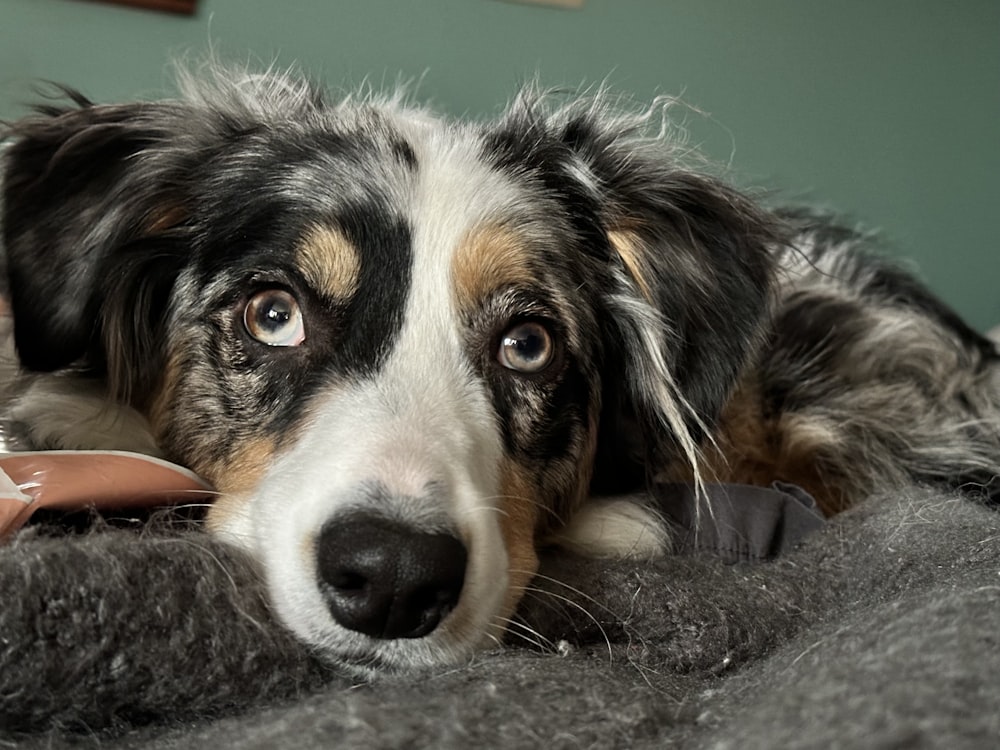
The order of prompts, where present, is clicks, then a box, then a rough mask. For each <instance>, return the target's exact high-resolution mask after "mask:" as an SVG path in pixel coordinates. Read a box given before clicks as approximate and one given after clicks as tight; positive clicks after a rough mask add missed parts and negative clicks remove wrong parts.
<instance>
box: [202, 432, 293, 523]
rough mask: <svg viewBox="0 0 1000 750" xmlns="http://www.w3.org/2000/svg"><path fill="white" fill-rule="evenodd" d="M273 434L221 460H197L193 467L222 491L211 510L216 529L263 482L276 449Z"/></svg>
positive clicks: (211, 521)
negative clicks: (198, 461)
mask: <svg viewBox="0 0 1000 750" xmlns="http://www.w3.org/2000/svg"><path fill="white" fill-rule="evenodd" d="M275 449H276V447H275V443H274V440H273V439H271V438H258V439H256V440H253V441H251V442H249V443H247V444H246V445H244V446H242V447H241V448H240V450H238V451H236V452H235V453H234V454H233V455H231V456H229V457H228V458H226V459H224V460H222V461H210V462H203V463H199V464H195V465H194V466H192V469H194V471H195V472H196V473H197V474H198V475H199V476H201V477H203V478H205V479H207V480H208V481H209V482H211V483H212V485H213V486H214V487H215V488H216V489H217V490H218V491H219V493H220V494H219V497H218V499H217V500H216V501H215V502H214V503H213V504H212V507H211V508H209V510H208V518H207V522H208V526H209V528H211V529H217V528H220V527H221V526H223V525H224V523H225V521H226V520H227V519H228V518H230V517H232V516H233V515H236V514H237V513H239V512H240V511H241V510H242V507H243V506H244V505H245V504H246V502H247V500H248V499H249V498H250V496H251V494H252V492H253V490H254V489H255V488H256V487H257V485H258V484H259V483H260V480H261V479H262V477H263V476H264V472H265V471H267V467H268V466H270V464H271V461H272V460H273V457H274V453H275Z"/></svg>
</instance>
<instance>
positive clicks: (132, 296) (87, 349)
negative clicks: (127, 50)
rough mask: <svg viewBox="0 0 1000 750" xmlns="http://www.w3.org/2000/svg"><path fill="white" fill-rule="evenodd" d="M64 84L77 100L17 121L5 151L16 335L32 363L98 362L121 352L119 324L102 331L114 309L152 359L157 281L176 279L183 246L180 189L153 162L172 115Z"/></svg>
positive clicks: (161, 294) (44, 367)
mask: <svg viewBox="0 0 1000 750" xmlns="http://www.w3.org/2000/svg"><path fill="white" fill-rule="evenodd" d="M67 93H68V94H69V95H70V96H71V98H72V99H73V100H74V102H75V104H76V106H71V107H46V108H42V109H40V110H39V113H38V115H36V116H34V117H30V118H26V119H24V120H21V121H19V122H17V123H15V124H14V125H13V126H12V127H11V128H10V130H9V131H8V133H7V136H8V137H9V138H10V140H11V145H10V146H9V147H7V148H6V149H5V150H4V152H3V160H2V179H3V220H2V225H3V245H4V252H5V254H6V258H5V262H6V271H7V276H8V288H9V292H10V297H11V305H12V308H13V312H14V319H15V343H16V345H17V349H18V353H19V356H20V358H21V361H22V364H23V365H24V366H25V367H27V368H29V369H34V370H41V371H51V370H56V369H59V368H63V367H66V366H69V365H71V364H79V365H82V366H85V367H90V368H94V369H98V370H100V369H103V368H104V367H105V366H106V365H107V363H108V361H112V360H113V358H110V357H108V356H107V349H108V347H116V348H118V347H123V346H126V344H125V342H124V341H123V340H122V335H121V334H120V333H116V340H115V341H105V340H102V328H103V326H102V319H103V318H106V317H109V316H113V317H115V318H117V319H118V321H119V322H120V324H121V325H118V326H115V327H114V328H115V330H116V331H121V330H123V328H122V326H123V327H124V332H125V333H124V337H125V338H130V339H132V340H133V341H132V342H131V343H132V344H134V346H132V347H131V349H132V353H131V356H130V359H133V360H136V361H146V360H148V358H147V357H145V356H144V354H145V353H147V352H143V351H141V350H144V349H147V348H148V347H149V343H148V342H149V340H150V335H149V334H150V332H149V330H148V328H149V326H150V325H152V323H151V320H152V319H153V318H156V317H157V316H158V314H159V310H158V307H162V305H163V304H164V302H165V293H166V290H165V289H163V288H162V287H159V286H150V284H154V283H155V284H158V285H159V284H166V285H169V283H170V282H171V274H170V273H169V268H163V267H164V266H166V267H169V266H171V265H172V264H171V257H172V256H173V255H175V254H176V253H177V252H179V249H178V246H177V243H176V242H172V241H171V237H170V231H171V229H172V228H173V227H174V225H176V224H177V223H178V221H179V220H180V218H181V213H180V209H179V204H178V199H177V196H176V195H174V194H172V193H171V190H170V189H169V187H168V181H167V180H165V179H164V176H163V175H161V174H158V173H157V171H156V170H155V169H151V168H149V167H148V164H147V162H149V161H150V154H152V153H154V152H155V151H156V150H157V149H159V148H162V147H164V144H165V142H166V140H167V131H166V130H165V128H166V127H168V123H169V122H170V121H171V120H172V119H173V116H172V115H173V113H172V111H171V110H170V109H169V108H168V105H164V104H130V105H122V106H94V105H92V104H91V103H90V102H88V101H87V100H85V99H84V98H83V97H81V96H79V95H77V94H74V93H72V92H67ZM150 265H154V266H157V269H156V270H153V269H150V268H148V266H150ZM157 271H159V272H157ZM163 271H167V272H166V273H164V272H163ZM109 328H110V327H109ZM140 329H141V330H140ZM147 366H148V365H147ZM123 385H124V384H123ZM129 387H130V386H129Z"/></svg>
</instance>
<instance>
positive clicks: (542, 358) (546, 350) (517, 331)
mask: <svg viewBox="0 0 1000 750" xmlns="http://www.w3.org/2000/svg"><path fill="white" fill-rule="evenodd" d="M555 349H556V348H555V344H554V342H553V341H552V335H551V334H550V333H549V332H548V329H546V328H545V326H543V325H542V324H541V323H536V322H534V321H528V322H524V323H518V324H517V325H515V326H512V327H511V328H508V329H507V330H506V331H505V332H504V334H503V336H501V337H500V349H499V351H498V352H497V359H498V360H499V362H500V364H502V365H503V366H504V367H506V368H507V369H509V370H514V371H516V372H523V373H527V374H531V373H535V372H541V371H542V370H544V369H545V368H546V367H548V366H549V364H550V363H551V362H552V360H553V358H554V356H555Z"/></svg>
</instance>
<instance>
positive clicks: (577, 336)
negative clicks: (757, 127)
mask: <svg viewBox="0 0 1000 750" xmlns="http://www.w3.org/2000/svg"><path fill="white" fill-rule="evenodd" d="M183 89H184V94H183V95H182V97H181V98H179V99H176V100H165V101H158V102H147V103H133V104H121V105H94V104H92V103H90V102H89V101H87V100H85V99H84V98H83V97H81V96H79V95H77V94H74V93H72V92H68V93H69V96H70V98H71V99H73V100H74V101H73V103H71V104H68V105H66V106H62V105H50V106H45V107H42V108H40V110H39V112H38V114H37V115H35V116H33V117H28V118H26V119H24V120H22V121H20V122H17V123H14V124H13V125H12V126H11V128H10V130H9V133H8V135H9V137H10V145H9V146H8V147H7V148H6V149H5V151H4V154H3V189H4V194H3V203H4V213H3V242H4V253H5V260H6V271H7V277H8V287H9V288H8V291H9V294H10V296H11V305H12V308H13V314H14V342H15V343H16V346H17V352H18V356H19V358H20V362H21V364H22V365H23V367H24V369H25V370H26V371H33V372H34V374H28V375H27V376H26V380H25V381H23V382H21V383H18V384H15V386H14V387H13V390H12V396H11V401H10V406H9V413H10V416H11V418H12V419H13V420H14V421H15V422H16V423H17V424H18V428H19V429H20V430H21V431H22V434H23V435H24V437H25V440H26V442H28V443H29V444H32V445H34V446H35V447H63V448H126V449H127V448H132V449H136V450H142V451H146V452H157V453H161V454H162V455H164V456H166V457H167V458H169V459H172V460H174V461H177V462H178V463H182V464H184V465H186V466H188V467H190V468H191V469H193V470H195V471H197V472H198V473H199V474H201V475H202V476H204V477H205V478H206V479H208V480H209V481H211V482H212V483H213V484H214V485H215V486H216V488H217V489H218V491H219V497H218V499H217V500H216V502H215V503H214V504H213V505H212V507H211V508H210V510H209V513H208V526H209V528H210V529H211V530H212V531H213V532H214V533H215V534H217V535H218V536H219V537H220V538H223V539H225V540H226V541H228V542H229V543H231V544H234V545H236V546H239V547H242V548H244V549H245V550H247V551H249V552H250V553H251V554H252V556H254V557H255V558H256V559H257V560H258V562H259V563H260V564H261V567H262V570H263V572H264V575H265V577H266V579H267V583H268V591H269V592H270V598H271V602H272V605H273V606H274V607H275V609H276V611H277V612H278V613H279V615H280V617H281V618H282V619H283V621H284V622H285V623H286V624H287V625H288V626H289V627H290V628H291V629H292V630H293V631H294V632H295V633H296V634H297V635H298V636H299V637H300V638H302V639H303V640H304V641H306V642H307V643H309V644H311V645H312V646H313V647H315V648H316V649H317V650H319V651H320V652H323V653H325V654H327V655H328V656H329V657H330V658H331V659H333V660H335V661H337V662H338V663H341V664H351V665H353V667H354V668H355V669H356V670H357V671H358V673H360V674H372V673H377V672H382V671H393V670H407V669H412V668H420V667H424V666H428V665H439V664H446V663H458V662H462V661H464V660H467V659H468V658H470V657H471V656H472V655H473V654H474V653H475V652H476V651H477V650H479V649H482V648H485V647H489V646H490V644H492V643H495V642H496V641H497V640H498V639H499V638H500V637H501V635H502V633H503V632H504V630H505V629H506V628H507V627H508V626H511V624H512V623H511V619H510V617H511V615H512V613H513V612H514V610H515V608H516V606H517V604H518V602H519V601H520V600H521V598H522V597H523V596H524V594H525V591H527V590H528V589H529V588H530V586H531V580H532V577H533V575H534V574H535V572H536V570H537V566H538V560H539V554H540V552H541V551H542V550H544V548H545V547H546V546H547V545H549V544H552V543H557V544H558V543H565V544H566V545H567V546H569V547H570V548H572V549H574V550H577V551H583V552H587V553H589V554H590V555H591V556H595V557H600V556H612V557H613V556H629V555H632V556H635V557H641V558H643V559H650V558H654V557H657V556H659V555H662V554H663V553H665V552H667V551H669V549H670V540H669V533H668V531H669V530H668V529H667V527H666V526H665V525H664V524H663V522H662V521H661V519H660V516H659V514H658V513H657V511H656V509H655V508H652V507H650V506H649V505H648V504H647V503H645V502H644V501H643V500H642V499H641V498H642V497H643V496H644V495H643V492H642V491H643V490H644V489H645V488H646V487H647V486H648V483H649V482H650V481H651V480H656V481H659V480H668V481H676V480H681V481H688V482H692V483H693V484H694V485H695V486H696V487H702V486H704V483H705V482H715V481H725V482H745V483H751V484H759V485H769V484H770V483H771V482H774V481H784V482H791V483H796V484H799V485H801V486H802V487H804V488H805V489H807V490H808V491H810V492H811V493H812V494H813V495H814V496H815V497H816V499H817V500H818V502H819V504H820V506H821V508H822V509H823V510H824V511H825V512H826V513H828V514H833V513H836V512H839V511H841V510H844V509H846V508H849V507H851V506H852V505H854V504H856V503H857V502H858V501H859V500H861V499H862V498H863V497H865V496H866V495H867V494H868V493H869V492H871V491H872V490H877V489H880V488H886V487H891V486H895V485H896V484H897V483H899V482H901V481H910V480H916V481H921V482H930V483H939V484H943V485H945V486H948V487H953V488H960V489H963V490H969V491H970V492H972V493H974V494H978V495H980V496H985V497H987V498H990V497H992V495H993V494H994V492H995V491H996V488H995V487H994V477H995V476H996V475H997V474H998V473H1000V437H998V425H1000V390H998V387H997V360H998V356H997V352H996V350H995V347H994V345H993V344H992V343H991V342H989V341H987V340H986V339H985V338H983V337H981V336H979V335H978V334H977V333H976V332H974V331H973V330H971V329H970V328H969V327H968V326H966V325H965V324H964V323H963V322H962V321H961V320H960V319H959V318H958V317H957V316H956V315H955V314H954V313H953V312H952V311H951V310H950V309H948V308H947V306H945V305H944V304H943V303H942V302H940V301H938V300H937V299H935V298H934V297H933V296H932V295H931V294H930V293H929V292H928V291H926V289H925V288H924V287H923V286H921V285H920V284H919V283H918V282H916V281H915V280H914V278H913V277H912V276H910V275H909V274H907V273H905V272H903V271H901V270H899V269H898V268H897V267H896V266H894V265H892V264H891V263H889V262H887V261H885V260H882V259H880V258H879V257H878V256H877V254H876V253H875V252H874V251H873V248H872V245H873V243H871V242H870V241H869V239H868V238H867V237H865V236H864V235H862V234H859V233H856V232H854V231H851V230H848V229H844V228H842V227H841V226H839V225H838V224H837V223H836V222H835V221H832V220H830V219H828V218H825V217H823V216H819V215H816V214H810V213H806V212H780V211H778V212H775V211H771V210H769V209H767V208H765V207H763V206H762V205H760V204H759V203H758V202H757V201H756V200H755V199H754V198H753V197H752V196H750V195H748V194H746V193H745V192H743V191H741V190H738V189H736V188H735V187H733V186H731V185H729V184H727V183H726V182H725V181H723V180H721V179H719V178H718V177H716V176H713V175H712V174H711V173H710V172H709V171H707V170H705V169H704V168H701V167H700V166H699V165H697V164H693V163H692V162H693V161H694V159H693V157H692V156H691V154H690V153H689V152H688V150H687V149H686V147H685V145H684V144H683V142H681V141H678V140H676V139H675V138H674V134H673V133H672V132H671V130H670V128H669V127H668V126H667V125H666V124H665V123H667V122H668V121H667V119H666V110H667V109H668V106H669V102H665V101H661V102H657V103H655V104H654V105H653V106H652V107H650V108H649V109H647V110H645V111H642V112H638V113H635V112H629V111H628V110H627V108H625V109H623V108H622V107H620V106H619V103H618V102H617V101H616V100H615V99H614V98H613V97H612V96H610V95H609V94H607V93H606V92H600V93H598V94H597V95H595V96H589V97H575V98H570V99H569V100H568V101H566V100H560V99H559V98H558V97H554V96H550V95H546V94H544V93H543V92H540V91H539V90H538V89H537V88H535V87H528V88H527V89H526V90H525V91H524V92H523V93H522V94H521V95H520V96H519V97H517V98H516V99H515V101H514V102H513V103H512V104H511V105H510V106H509V107H508V108H507V110H506V111H505V112H504V113H503V114H502V115H500V116H499V117H498V118H496V119H495V120H493V121H489V122H485V123H470V122H456V121H452V120H449V119H446V118H442V117H439V116H437V115H435V114H433V113H431V112H429V111H427V110H425V109H423V108H420V107H416V106H413V105H412V104H410V103H408V102H406V101H405V99H404V98H402V97H398V96H393V97H379V96H365V97H355V98H348V99H346V100H343V101H340V102H332V101H329V100H328V99H327V98H326V97H325V95H324V94H323V93H322V92H320V91H319V90H318V89H317V88H316V87H314V86H311V85H309V84H307V83H304V82H302V81H300V80H298V79H296V78H294V77H292V76H289V75H282V74H266V75H255V74H249V73H246V72H245V71H219V70H213V71H208V72H207V73H205V75H204V76H199V77H195V78H188V79H186V80H185V81H184V85H183ZM261 300H264V302H261ZM275 300H277V302H275ZM275 304H276V305H277V307H274V306H272V305H275ZM260 305H264V307H260ZM261 310H263V315H262V317H259V318H257V317H254V316H255V315H257V314H258V313H260V311H261ZM255 311H256V312H255ZM298 324H301V327H300V328H296V325H298ZM259 325H263V327H264V328H263V331H261V330H260V329H259V328H257V327H256V326H259ZM510 356H514V357H515V359H517V358H522V359H523V361H521V360H519V361H518V362H517V363H512V362H511V360H510ZM76 384H79V385H80V388H79V391H77V392H76V396H74V395H73V394H74V388H75V385H76ZM67 393H69V396H68V399H69V403H67V402H66V398H67ZM108 399H110V401H109V400H108ZM59 404H62V405H61V406H59V407H58V410H57V411H53V410H52V408H51V407H52V406H53V405H59ZM88 414H92V415H93V418H91V417H88V416H87V415H88ZM102 420H103V421H102ZM626 495H627V496H629V497H632V498H633V500H631V501H628V502H625V501H623V500H622V499H621V498H622V497H624V496H626ZM609 496H612V497H614V498H616V499H614V500H612V501H610V502H609V501H608V500H607V499H606V498H607V497H609ZM634 498H640V499H639V500H638V501H635V500H634ZM362 522H363V523H364V524H365V526H364V528H365V529H367V530H368V531H371V529H376V530H377V531H378V534H381V535H383V536H382V537H380V538H383V537H384V535H385V534H387V533H389V532H387V529H391V533H392V534H395V535H396V537H394V538H403V537H405V538H406V539H407V540H408V542H407V543H406V544H400V545H395V544H384V542H381V541H380V542H378V544H377V545H376V544H375V543H371V544H370V543H369V542H368V541H366V542H365V544H366V545H369V544H370V546H369V547H366V549H364V550H361V553H363V554H360V555H359V556H358V557H356V558H352V559H351V561H350V562H351V565H354V563H355V562H356V560H357V559H362V558H363V559H371V555H370V554H369V553H371V552H373V551H374V552H377V555H375V557H377V558H378V559H380V560H383V561H384V560H386V559H388V558H392V559H390V560H389V562H388V563H386V564H385V565H386V569H391V571H390V573H391V575H390V574H386V575H385V576H384V578H385V579H392V580H393V581H396V580H397V578H395V577H394V576H397V574H398V571H408V572H407V573H406V575H409V574H410V573H409V572H411V571H413V570H417V569H422V568H423V567H424V566H426V564H427V561H428V558H429V555H428V554H424V553H425V552H426V549H427V548H426V547H421V548H420V549H419V551H411V548H410V547H409V546H408V545H409V544H411V543H413V544H415V542H414V541H413V540H415V539H420V540H422V541H421V544H425V543H426V544H429V542H427V540H428V539H429V538H431V537H433V538H434V539H435V540H440V539H442V538H447V539H448V540H450V542H448V543H449V544H450V545H451V546H450V547H449V552H448V554H447V555H444V554H442V555H441V557H442V558H447V559H445V560H444V561H443V562H442V560H440V559H439V560H437V561H436V562H437V563H441V565H452V564H453V561H454V560H457V559H459V553H457V552H455V551H454V550H455V549H460V550H461V562H460V563H454V564H455V565H457V566H458V567H460V568H461V569H460V570H458V571H457V573H454V575H452V571H449V575H450V578H449V579H448V580H449V581H451V582H452V583H450V584H449V586H450V587H451V588H450V589H449V590H448V591H444V590H443V587H442V590H437V589H435V590H434V591H433V592H432V593H433V596H431V597H427V596H426V587H423V588H421V587H416V588H415V589H414V590H418V591H419V592H420V594H421V597H423V599H427V600H428V601H431V602H432V604H428V605H426V606H423V605H421V606H420V607H418V608H415V609H414V611H413V612H412V613H411V614H412V615H413V616H412V617H411V616H410V615H409V614H406V613H408V612H409V611H410V610H409V604H406V605H405V606H404V605H403V604H400V603H399V602H401V601H403V597H402V595H401V594H399V591H398V590H397V591H395V592H394V593H392V595H391V596H388V598H383V599H382V601H386V602H391V603H393V605H392V607H391V608H390V607H389V606H388V605H387V606H386V608H385V609H384V611H383V612H381V613H379V614H380V616H379V617H370V616H368V615H367V614H366V616H365V618H361V617H356V616H354V615H350V616H348V615H345V611H346V610H347V609H350V608H352V607H355V605H354V604H349V605H344V604H343V602H344V601H347V600H348V598H349V601H350V602H355V601H357V599H356V598H355V594H354V593H353V592H355V591H358V590H362V589H363V587H362V586H360V585H358V584H357V580H359V576H358V575H356V573H357V571H356V570H355V569H354V568H351V569H350V570H348V571H347V572H348V573H349V575H347V576H346V577H345V576H344V575H342V574H343V573H344V571H345V568H344V566H343V564H342V563H341V558H342V555H341V550H343V549H344V548H346V547H349V546H350V543H349V542H350V540H344V539H342V538H337V539H334V538H335V537H336V530H337V529H344V528H356V527H359V528H360V526H359V524H361V523H362ZM352 524H353V525H352ZM378 534H375V532H372V533H371V534H369V535H368V536H365V535H354V538H364V539H366V540H367V539H369V538H370V537H371V538H373V537H374V536H377V535H378ZM331 540H334V541H335V542H336V543H333V541H331ZM436 543H437V542H435V544H436ZM378 545H381V546H378ZM376 546H377V547H378V548H377V549H376ZM399 549H402V550H404V553H399V552H398V551H397V550H399ZM412 549H413V550H417V548H416V547H413V548H412ZM352 554H353V552H352ZM398 554H404V556H406V555H409V557H406V560H405V561H404V562H399V561H397V560H396V558H395V556H397V555H398ZM366 555H367V557H366ZM386 556H388V557H386ZM411 558H412V559H411ZM330 560H333V562H330ZM365 564H366V565H367V563H365ZM380 564H381V563H380ZM331 570H332V571H333V572H332V573H331V572H330V571H331ZM384 572H385V571H384V570H379V571H378V573H377V574H375V575H369V572H368V571H367V570H366V572H365V575H364V576H360V580H362V581H363V582H364V583H365V585H366V586H367V585H368V584H371V583H373V582H375V583H378V582H379V581H381V580H383V576H382V574H383V573H384ZM455 581H457V583H455ZM407 583H409V582H407ZM416 583H419V584H421V585H422V584H423V583H424V581H417V582H416ZM393 585H394V584H393ZM435 585H437V582H435ZM364 590H367V591H371V588H370V587H369V588H367V589H364ZM345 592H348V593H345ZM380 596H381V594H380ZM373 600H374V599H369V600H366V602H370V601H373ZM408 601H409V600H407V602H408ZM433 602H438V603H433ZM397 605H398V606H397ZM352 611H356V610H352ZM400 611H402V612H403V613H404V614H403V615H401V616H399V617H397V616H396V614H395V613H397V612H400ZM381 614H384V615H385V616H384V617H382V616H381ZM390 614H391V615H392V616H391V617H390Z"/></svg>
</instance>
